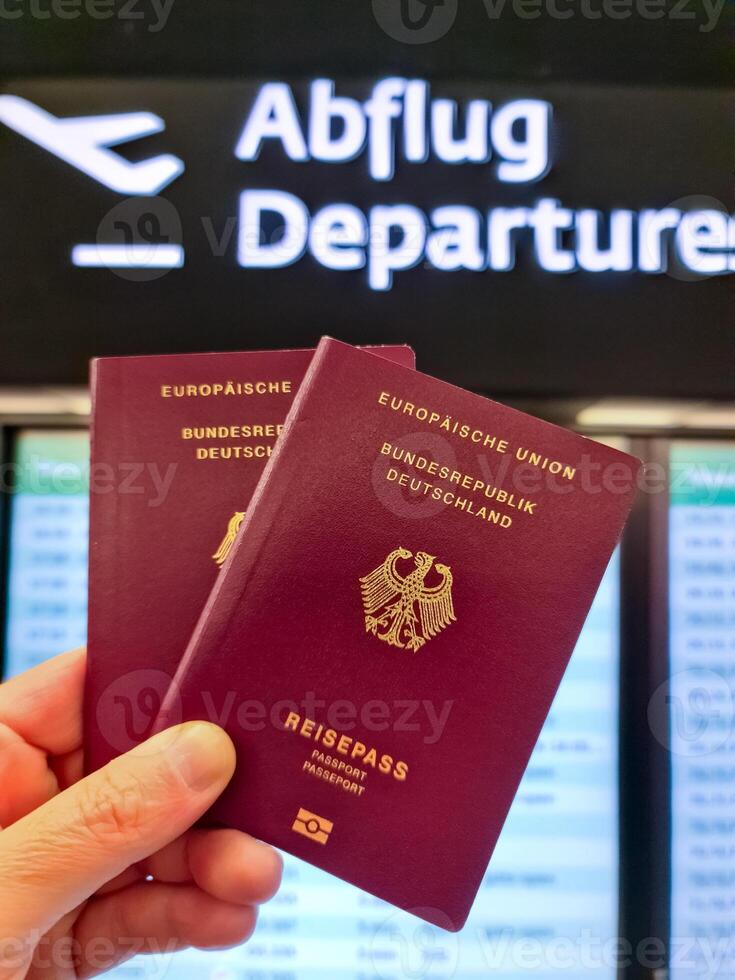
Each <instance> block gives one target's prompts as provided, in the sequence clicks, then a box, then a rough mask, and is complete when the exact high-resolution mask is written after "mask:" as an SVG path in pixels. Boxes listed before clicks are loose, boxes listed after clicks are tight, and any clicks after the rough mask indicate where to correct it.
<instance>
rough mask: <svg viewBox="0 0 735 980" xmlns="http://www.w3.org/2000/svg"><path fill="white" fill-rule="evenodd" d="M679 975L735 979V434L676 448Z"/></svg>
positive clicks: (675, 904) (675, 910) (674, 718)
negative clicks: (725, 439)
mask: <svg viewBox="0 0 735 980" xmlns="http://www.w3.org/2000/svg"><path fill="white" fill-rule="evenodd" d="M670 488H671V489H670V505H671V506H670V520H669V569H670V571H669V588H670V623H671V636H670V660H671V665H670V671H671V676H670V681H669V684H668V691H667V692H666V696H667V697H668V699H669V705H670V717H669V720H670V731H669V733H667V738H668V739H670V747H671V762H672V908H671V912H672V916H671V920H672V921H671V938H672V950H671V952H672V956H671V977H672V980H694V978H696V980H709V978H715V977H716V978H717V980H735V444H733V443H729V444H727V443H719V444H716V443H710V444H695V443H678V444H675V445H674V446H673V447H672V450H671V481H670Z"/></svg>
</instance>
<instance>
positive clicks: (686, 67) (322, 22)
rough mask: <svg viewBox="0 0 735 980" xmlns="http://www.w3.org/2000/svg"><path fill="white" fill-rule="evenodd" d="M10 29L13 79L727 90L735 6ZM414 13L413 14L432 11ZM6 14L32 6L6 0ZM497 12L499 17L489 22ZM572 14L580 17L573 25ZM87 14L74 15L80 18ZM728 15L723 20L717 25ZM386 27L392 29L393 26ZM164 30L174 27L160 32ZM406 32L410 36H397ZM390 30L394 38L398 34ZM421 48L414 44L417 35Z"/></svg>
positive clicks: (206, 18)
mask: <svg viewBox="0 0 735 980" xmlns="http://www.w3.org/2000/svg"><path fill="white" fill-rule="evenodd" d="M53 2H54V0H34V4H35V6H36V8H37V9H38V10H40V12H41V16H33V15H32V14H28V13H25V14H24V15H23V16H21V17H17V18H16V17H12V18H11V17H9V16H8V15H7V14H6V15H4V16H3V17H2V18H0V32H1V33H2V40H3V48H2V66H1V67H0V70H1V71H4V72H5V73H6V74H9V75H12V74H23V75H31V74H40V75H43V74H66V75H79V74H91V75H99V74H107V73H109V74H120V75H125V76H128V77H129V76H130V75H172V74H183V75H187V76H191V75H206V76H211V75H230V76H240V77H242V76H248V75H250V76H258V75H271V74H278V75H282V74H289V73H290V74H293V75H300V74H302V73H311V72H314V71H327V72H328V73H332V74H338V75H343V76H360V75H366V74H367V75H369V74H371V73H372V72H374V71H386V72H390V71H399V72H401V73H405V74H421V73H425V74H431V75H432V76H433V77H443V78H456V77H457V76H459V75H462V76H465V77H472V78H514V79H524V78H534V79H553V78H556V79H564V80H595V81H602V80H604V81H610V82H619V83H623V84H627V83H629V82H631V81H633V82H645V83H660V82H665V83H670V84H675V85H682V86H688V85H728V84H730V83H731V82H732V77H733V55H732V33H731V32H732V27H733V24H734V23H735V10H734V9H733V4H732V0H713V2H716V3H717V6H716V7H714V8H713V7H711V6H708V5H707V4H705V3H703V2H702V0H647V2H646V0H604V2H603V0H543V2H539V3H538V4H536V3H534V2H533V0H531V2H530V3H529V2H528V0H527V2H526V3H524V4H523V3H517V4H516V5H515V6H514V5H513V3H512V2H510V0H507V2H505V3H503V2H502V0H444V3H443V4H442V3H438V4H437V2H436V0H431V2H430V3H429V7H430V8H431V7H433V6H435V5H436V8H437V9H436V10H435V15H436V16H437V17H440V18H443V20H442V22H441V24H442V27H447V25H451V26H448V27H447V29H446V32H445V33H443V34H442V35H441V36H440V37H439V38H437V39H435V40H430V41H429V40H425V38H426V37H427V36H428V37H431V36H432V35H431V34H428V35H421V37H420V39H421V40H422V41H424V43H405V42H404V41H402V40H396V36H398V37H399V38H402V37H404V36H405V34H404V33H402V32H401V30H400V19H399V7H400V3H401V0H374V2H371V0H360V2H356V0H347V2H345V0H320V2H312V3H294V2H292V0H268V2H266V3H263V2H261V3H248V2H245V0H206V2H196V0H173V3H171V6H170V7H168V0H162V2H165V3H166V7H167V9H168V10H169V13H168V15H167V17H166V19H165V21H162V18H161V16H160V14H158V13H157V12H156V10H157V9H160V5H159V7H158V8H156V7H154V4H153V0H113V2H112V5H111V6H110V5H108V7H107V8H106V9H107V10H108V11H109V10H111V11H112V12H113V13H114V16H112V17H109V19H104V20H101V19H96V18H95V17H93V16H90V14H89V12H88V11H89V10H90V9H91V10H97V8H96V7H94V6H93V4H94V0H79V2H78V5H75V4H74V0H71V3H70V2H69V0H67V7H66V9H67V10H68V18H69V19H62V18H60V17H58V16H51V17H43V16H42V15H43V13H44V12H45V11H48V9H49V7H50V5H51V4H52V3H53ZM405 2H406V3H409V10H410V13H411V15H412V16H414V17H420V16H421V14H422V11H423V9H424V5H423V4H422V3H420V2H419V0H405ZM4 9H5V10H7V11H10V12H11V13H13V12H14V11H15V10H16V9H25V10H26V11H27V10H29V9H30V5H29V0H5V8H4ZM489 11H490V12H491V13H489ZM570 11H571V16H570ZM75 12H76V15H75ZM718 12H719V15H718ZM381 21H382V23H383V24H386V25H387V28H384V27H381ZM161 23H163V25H164V26H162V27H160V26H159V25H161ZM396 25H398V29H397V30H396V29H395V28H396ZM389 32H392V33H389ZM408 36H409V38H411V40H416V33H415V32H414V34H413V36H412V35H411V34H410V33H409V35H408Z"/></svg>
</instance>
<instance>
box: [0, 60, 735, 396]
mask: <svg viewBox="0 0 735 980" xmlns="http://www.w3.org/2000/svg"><path fill="white" fill-rule="evenodd" d="M404 47H405V45H404ZM378 77H381V76H380V75H376V76H372V77H371V78H369V79H364V80H356V81H353V82H350V81H346V80H344V79H338V80H337V86H338V89H337V90H338V92H339V93H342V94H348V95H352V96H354V97H356V98H359V99H366V98H367V97H368V96H369V94H370V91H371V88H372V85H373V84H374V82H375V80H376V78H378ZM268 78H269V79H277V76H276V75H275V74H270V75H269V76H268ZM258 85H259V83H256V82H239V81H224V80H220V81H211V82H208V81H205V80H201V81H192V80H189V81H179V80H160V79H159V80H150V79H147V80H138V81H129V80H124V81H122V80H109V79H108V80H101V79H95V80H81V81H74V80H62V81H58V80H56V81H46V80H38V81H28V80H24V81H9V82H8V83H7V85H6V87H5V90H6V91H9V92H12V93H14V94H19V95H22V96H24V97H26V98H28V99H30V100H32V101H34V102H35V103H37V104H38V105H41V106H43V107H44V108H45V109H47V110H49V111H51V112H53V113H55V114H57V115H60V116H69V115H85V114H93V113H103V112H122V111H130V110H135V109H142V108H146V109H149V110H152V111H155V112H157V113H158V114H159V115H161V116H162V117H163V118H164V119H165V121H166V131H165V132H164V133H161V134H159V135H156V136H154V137H150V138H147V139H145V140H141V141H140V142H139V143H137V144H136V143H133V144H130V146H126V147H124V148H121V150H120V152H122V153H123V154H124V155H128V156H130V157H131V158H133V159H134V158H137V157H147V156H150V155H153V154H154V153H157V152H163V151H166V152H173V153H175V154H177V155H178V156H180V157H181V158H182V159H183V160H184V161H185V163H186V171H185V173H184V174H183V175H182V176H181V177H180V178H178V179H177V180H176V181H174V182H173V183H172V184H171V185H170V186H169V187H167V188H165V190H164V191H163V192H162V197H161V199H157V201H154V202H153V204H151V200H150V199H135V200H130V201H127V202H126V201H125V199H124V198H122V197H121V196H120V195H118V194H115V193H114V192H112V191H110V190H108V189H107V188H105V187H103V186H102V185H100V184H98V183H97V182H95V181H94V180H92V179H90V178H89V177H87V176H85V175H84V174H82V173H80V172H78V171H77V170H75V169H74V168H73V167H71V166H69V165H68V164H66V163H63V162H62V161H60V160H58V159H56V158H55V157H53V156H52V155H50V154H49V153H48V152H46V151H45V150H42V149H40V148H39V147H38V146H36V145H35V144H33V143H31V142H29V141H28V140H26V139H24V138H23V137H21V136H19V135H17V134H16V133H14V132H12V131H10V130H8V129H7V128H5V127H3V128H2V129H0V167H2V168H3V170H4V171H5V172H6V173H12V174H13V179H12V183H9V182H6V183H5V184H4V204H3V217H4V229H5V231H4V235H3V238H2V244H0V268H2V270H3V285H4V288H3V290H2V294H1V295H0V317H1V319H0V337H1V338H2V346H3V357H2V359H0V383H3V382H4V383H21V382H27V383H34V382H53V383H58V382H66V381H75V382H80V381H83V380H84V378H85V376H86V370H87V367H86V365H87V360H88V358H89V357H90V356H93V355H101V354H132V353H156V352H170V351H177V350H178V351H185V350H203V349H237V348H251V347H269V346H283V345H290V346H308V345H311V344H313V343H314V342H315V341H316V340H317V338H318V337H319V336H320V335H321V334H323V333H331V334H333V335H336V336H338V337H340V338H342V339H345V340H348V341H353V342H360V343H364V342H389V341H407V342H409V343H412V344H413V345H414V346H415V347H416V349H417V351H418V355H419V363H420V365H421V367H422V368H423V369H424V370H426V371H428V372H429V373H433V374H437V375H439V376H441V377H444V378H446V379H447V380H450V381H453V382H456V383H458V384H461V385H464V386H467V387H471V388H474V389H477V390H481V391H488V392H492V393H495V394H499V395H507V396H518V395H523V396H537V395H538V396H544V395H555V396H557V397H564V396H589V395H597V394H607V395H610V394H621V395H649V396H654V395H658V396H675V395H676V396H684V397H700V396H702V397H715V398H717V397H721V398H722V397H728V396H729V395H731V394H732V378H731V375H730V372H728V371H727V370H725V369H724V365H726V364H728V363H732V362H733V357H734V356H735V330H734V329H733V328H734V326H735V324H734V322H733V298H734V292H733V278H732V276H729V277H719V278H711V279H705V280H698V281H691V277H685V278H681V277H678V276H677V275H670V274H665V275H658V276H651V275H643V274H640V273H630V274H628V273H605V274H589V273H584V272H577V273H573V274H570V275H552V274H549V273H546V272H544V271H543V270H541V269H539V268H538V266H537V265H536V263H535V262H534V260H533V259H532V257H531V255H530V253H529V250H528V248H527V247H526V248H525V249H523V250H522V255H521V258H520V260H519V262H518V265H517V267H516V269H514V270H513V271H512V272H509V273H495V272H490V271H483V272H468V271H461V272H455V273H447V272H439V271H437V270H434V269H430V268H426V267H421V266H419V267H418V268H416V269H413V270H410V271H408V272H405V273H398V274H397V275H396V276H395V281H394V286H393V288H392V289H391V290H390V291H389V292H384V293H379V292H374V291H371V290H370V289H369V288H368V286H367V283H366V279H365V272H364V270H361V271H356V272H349V273H345V272H334V271H330V270H327V269H324V268H323V267H321V266H320V265H319V264H318V263H317V262H316V261H314V260H313V259H312V258H310V257H309V256H308V255H307V256H306V257H304V258H303V259H301V260H300V261H299V262H297V263H295V264H294V265H292V266H290V267H289V268H286V269H277V270H268V271H264V270H245V269H242V268H240V267H238V265H237V262H236V241H237V227H236V219H237V214H238V198H239V194H240V192H241V191H242V190H244V189H246V188H257V187H261V188H262V187H270V188H277V189H279V190H286V191H289V192H291V193H294V194H297V195H298V196H299V197H300V198H301V199H303V200H304V202H305V203H306V204H307V205H308V207H309V208H310V210H311V211H312V213H313V211H314V210H316V209H317V208H318V207H320V206H322V205H324V204H326V203H331V202H336V201H346V202H348V203H352V204H355V205H357V206H358V207H360V208H361V209H362V210H363V211H367V210H368V209H369V208H370V207H371V206H372V205H374V204H378V203H399V202H400V203H411V204H415V205H416V206H418V207H420V208H422V209H423V210H424V211H427V212H428V211H429V210H430V209H431V208H432V207H435V206H437V205H440V204H468V205H472V206H474V207H476V208H477V209H478V210H479V211H481V212H483V213H485V212H486V211H487V209H488V208H490V207H493V206H497V205H503V204H506V205H514V204H525V205H528V204H531V203H533V202H534V201H535V200H537V199H538V198H539V197H553V198H558V199H559V200H560V201H561V202H562V204H564V205H566V206H569V207H575V208H579V207H594V208H597V209H599V210H601V211H603V212H605V213H609V212H610V211H611V210H612V209H614V208H617V207H627V208H631V209H633V210H637V209H640V208H645V207H655V208H659V207H665V206H667V205H669V204H677V205H678V206H681V207H682V208H683V209H687V208H689V207H703V206H709V204H710V203H711V202H715V203H716V202H721V203H720V206H725V207H727V208H728V210H730V211H732V209H733V205H734V204H735V200H734V198H735V182H734V181H733V177H732V165H731V147H732V139H731V134H732V127H733V124H734V123H735V96H734V95H733V94H732V93H730V92H729V91H727V90H724V89H705V88H700V89H696V90H691V91H683V90H681V89H675V88H661V87H657V88H652V87H643V86H637V87H633V86H627V87H622V86H617V87H610V86H599V85H598V86H592V85H590V86H576V85H569V84H564V85H562V84H543V83H540V82H529V81H525V82H514V83H508V82H505V83H500V82H483V81H478V80H475V81H463V82H459V81H441V80H439V81H437V80H434V79H432V95H433V96H435V97H438V96H445V97H452V98H457V99H458V100H459V101H460V102H464V101H466V100H468V99H470V98H478V97H484V98H489V99H491V100H492V101H493V103H494V104H501V103H503V102H505V101H507V100H510V99H514V98H519V97H524V96H532V97H535V98H544V99H547V100H548V101H550V102H551V103H552V104H553V106H554V121H553V123H552V147H551V149H552V167H551V170H550V172H549V173H548V175H547V176H546V177H545V178H544V179H543V180H541V181H539V182H536V183H535V184H531V185H528V184H517V185H509V184H502V183H500V182H499V181H498V180H497V179H496V178H495V177H494V173H493V165H492V164H491V165H489V166H487V165H462V166H452V165H447V164H444V163H442V162H440V161H436V160H431V159H430V160H429V161H428V162H427V163H425V164H420V165H419V164H408V163H400V162H399V165H398V167H397V171H396V176H395V178H394V180H392V181H390V182H385V183H379V182H375V181H372V180H370V179H369V176H368V173H367V164H366V159H365V156H364V155H362V156H360V157H359V158H358V159H356V160H354V161H352V162H349V163H340V164H325V163H319V162H309V163H297V162H293V161H291V160H289V159H287V157H286V156H285V154H284V153H283V150H282V148H281V147H280V145H270V146H267V147H266V148H265V149H264V150H263V152H262V153H261V155H260V157H259V159H258V160H257V161H255V162H253V163H243V162H241V161H239V160H237V159H236V158H235V156H234V147H235V145H236V142H237V139H238V137H239V134H240V132H241V129H242V126H243V123H244V121H245V119H246V117H247V113H248V110H249V109H250V107H251V105H252V102H253V99H254V97H255V94H256V92H257V91H258ZM294 89H295V91H296V93H297V98H298V102H299V108H300V110H301V111H302V114H304V113H305V111H306V109H307V105H308V95H307V93H308V88H307V84H306V83H305V82H297V83H294ZM159 205H160V207H161V208H163V210H162V211H161V222H162V227H163V229H164V231H170V233H171V234H170V237H171V239H172V240H174V241H179V240H181V241H183V242H184V244H185V247H186V264H185V266H184V268H183V269H180V270H173V271H170V272H168V273H166V274H165V275H162V276H161V277H160V278H156V279H154V280H152V281H140V276H139V275H138V274H136V273H129V272H128V271H126V272H125V273H118V272H111V271H109V270H98V269H94V270H92V269H76V268H73V266H72V265H71V263H70V258H69V257H70V251H71V247H72V245H73V244H75V243H79V242H94V241H95V240H96V239H97V238H100V240H105V235H106V229H108V230H109V222H110V218H111V215H113V216H114V215H116V214H118V209H119V208H121V207H122V208H123V209H128V210H123V212H122V213H123V216H130V217H131V218H132V220H137V217H138V216H139V215H140V214H141V213H144V212H145V210H146V209H149V208H150V207H155V208H156V209H158V207H159ZM171 213H173V218H172V219H170V215H171ZM169 220H172V221H173V225H174V226H175V225H178V224H179V222H180V226H181V227H180V229H178V228H176V227H173V226H169V225H168V224H167V222H169ZM228 222H229V224H228ZM228 231H229V238H228V237H226V233H227V232H228ZM223 235H225V238H222V236H223ZM212 236H214V238H215V239H217V240H220V239H221V240H222V242H223V247H222V248H221V249H217V250H213V247H212ZM217 251H219V253H220V254H216V252H217ZM29 352H31V353H30V354H29Z"/></svg>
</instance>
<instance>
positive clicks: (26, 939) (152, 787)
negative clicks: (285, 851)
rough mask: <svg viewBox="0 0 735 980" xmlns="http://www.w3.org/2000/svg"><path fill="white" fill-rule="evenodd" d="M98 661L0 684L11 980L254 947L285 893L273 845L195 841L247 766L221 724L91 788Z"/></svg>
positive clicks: (43, 668)
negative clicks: (86, 726)
mask: <svg viewBox="0 0 735 980" xmlns="http://www.w3.org/2000/svg"><path fill="white" fill-rule="evenodd" d="M85 660H86V655H85V651H84V650H75V651H72V652H70V653H65V654H61V655H60V656H58V657H55V658H54V659H52V660H49V661H47V662H46V663H44V664H41V665H40V666H38V667H35V668H33V669H32V670H29V671H28V672H27V673H25V674H22V675H20V676H19V677H17V678H14V679H12V680H9V681H7V682H6V683H4V684H2V685H0V827H2V830H0V980H19V978H24V977H27V978H30V980H36V978H44V980H73V978H78V977H88V976H93V975H95V974H98V973H101V972H104V971H105V970H107V969H110V968H111V967H113V966H114V965H116V964H117V963H119V962H121V961H122V960H124V959H127V958H128V957H129V956H131V955H133V954H134V953H136V952H162V951H166V952H168V951H173V950H178V949H182V948H185V947H188V946H195V947H200V948H222V947H227V946H231V945H235V944H238V943H241V942H243V941H244V940H246V939H247V938H248V937H249V936H250V934H251V933H252V931H253V929H254V927H255V921H256V914H257V906H258V905H259V904H261V903H262V902H265V901H267V900H268V899H269V898H271V897H272V896H273V895H274V894H275V892H276V891H277V889H278V886H279V884H280V879H281V859H280V856H279V855H278V854H277V853H276V851H274V850H273V849H272V848H271V847H269V846H267V845H266V844H263V843H261V842H259V841H257V840H255V839H254V838H252V837H249V836H248V835H247V834H243V833H240V832H239V831H235V830H227V829H216V830H202V829H192V825H193V824H194V823H195V822H196V821H197V819H198V818H199V817H200V816H201V815H202V814H203V813H204V812H205V811H206V810H207V809H208V808H209V806H210V805H211V804H212V803H213V801H214V800H215V799H216V798H217V796H219V794H220V793H221V792H222V790H223V789H224V788H225V786H226V785H227V783H228V782H229V780H230V778H231V777H232V774H233V772H234V768H235V749H234V746H233V745H232V742H231V741H230V739H229V737H228V736H227V734H226V733H225V732H223V731H222V729H220V728H218V727H217V726H215V725H211V724H209V723H206V722H190V723H188V724H184V725H177V726H175V727H174V728H170V729H168V730H166V731H164V732H161V733H159V734H157V735H155V736H154V737H153V738H151V739H149V740H148V741H147V742H145V743H143V744H142V745H140V746H137V747H136V748H135V749H133V750H132V751H130V752H128V753H126V754H125V755H123V756H120V757H119V758H117V759H115V760H113V761H112V762H111V763H109V765H107V766H105V767H104V768H103V769H100V770H99V771H98V772H95V773H92V774H91V775H89V776H86V777H83V773H82V693H83V685H84V671H85ZM239 764H240V765H247V760H240V761H239Z"/></svg>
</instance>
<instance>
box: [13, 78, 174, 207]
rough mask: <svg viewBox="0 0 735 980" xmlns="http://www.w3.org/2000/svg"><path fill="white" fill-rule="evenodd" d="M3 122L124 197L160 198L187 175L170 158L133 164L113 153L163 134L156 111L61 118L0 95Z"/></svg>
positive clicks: (162, 127) (163, 157)
mask: <svg viewBox="0 0 735 980" xmlns="http://www.w3.org/2000/svg"><path fill="white" fill-rule="evenodd" d="M0 122H3V123H5V125H6V126H9V127H10V129H13V130H15V132H16V133H20V134H21V136H25V137H26V138H27V139H29V140H32V141H33V142H34V143H37V144H38V145H39V146H42V147H43V148H44V149H45V150H48V151H49V153H53V154H54V155H55V156H57V157H59V158H60V159H62V160H65V161H66V162H67V163H70V164H71V165H72V166H73V167H76V168H77V169H78V170H81V171H82V172H83V173H85V174H87V175H88V176H90V177H93V178H94V179H95V180H97V181H99V182H100V183H101V184H104V186H105V187H109V188H110V190H113V191H117V192H118V193H120V194H128V195H131V196H132V195H146V196H148V195H153V194H157V193H158V192H159V191H160V190H162V189H163V188H164V187H166V186H167V185H168V184H170V183H171V181H173V180H176V178H177V177H178V176H179V175H180V174H181V173H183V171H184V161H183V160H180V159H179V158H178V157H176V156H173V154H171V153H163V154H161V155H160V156H157V157H151V159H150V160H141V161H140V162H138V163H131V162H130V161H129V160H126V159H125V158H124V157H121V156H120V155H119V154H118V153H115V152H113V151H112V150H110V149H109V147H111V146H116V145H118V144H120V143H128V142H129V141H130V140H134V139H140V137H142V136H150V135H152V134H153V133H160V132H162V131H163V130H164V129H165V128H166V124H165V122H164V121H163V119H161V117H160V116H156V115H154V113H152V112H121V113H117V114H114V115H107V116H79V117H74V118H69V119H59V118H58V117H57V116H54V115H52V114H51V113H50V112H46V111H45V110H44V109H39V107H38V106H36V105H34V104H33V103H32V102H29V101H28V100H27V99H22V98H20V96H17V95H0Z"/></svg>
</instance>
